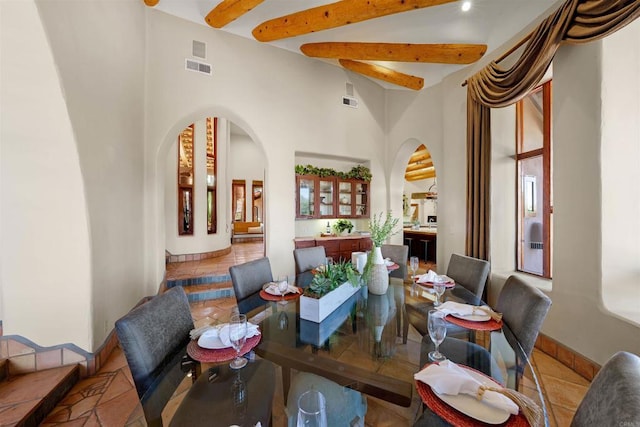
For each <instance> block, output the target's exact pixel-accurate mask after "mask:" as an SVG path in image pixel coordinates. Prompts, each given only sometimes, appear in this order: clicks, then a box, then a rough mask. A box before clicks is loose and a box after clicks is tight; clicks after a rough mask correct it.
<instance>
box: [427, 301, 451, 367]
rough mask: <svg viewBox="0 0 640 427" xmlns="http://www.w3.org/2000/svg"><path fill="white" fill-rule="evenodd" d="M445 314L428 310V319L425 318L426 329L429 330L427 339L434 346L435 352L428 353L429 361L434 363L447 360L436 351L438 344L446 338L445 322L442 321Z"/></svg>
mask: <svg viewBox="0 0 640 427" xmlns="http://www.w3.org/2000/svg"><path fill="white" fill-rule="evenodd" d="M444 316H445V314H444V313H443V312H441V311H438V310H429V317H428V318H427V327H428V329H429V337H431V341H433V344H434V345H435V346H436V348H435V350H433V351H431V352H429V359H430V360H433V361H434V362H442V361H443V360H446V359H447V358H446V357H444V355H443V354H442V353H440V352H439V351H438V348H439V347H440V344H442V341H444V339H445V337H446V336H447V321H446V320H444Z"/></svg>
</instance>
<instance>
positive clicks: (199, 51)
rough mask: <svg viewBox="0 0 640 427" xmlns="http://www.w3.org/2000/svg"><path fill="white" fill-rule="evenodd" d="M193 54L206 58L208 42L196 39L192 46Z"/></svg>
mask: <svg viewBox="0 0 640 427" xmlns="http://www.w3.org/2000/svg"><path fill="white" fill-rule="evenodd" d="M191 54H192V55H193V56H195V57H196V58H202V59H205V58H206V57H207V44H206V43H205V42H199V41H198V40H194V41H193V44H192V47H191Z"/></svg>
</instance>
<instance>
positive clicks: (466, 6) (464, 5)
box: [462, 0, 471, 12]
mask: <svg viewBox="0 0 640 427" xmlns="http://www.w3.org/2000/svg"><path fill="white" fill-rule="evenodd" d="M469 9H471V2H470V1H469V0H467V1H464V2H462V11H463V12H467V11H468V10H469Z"/></svg>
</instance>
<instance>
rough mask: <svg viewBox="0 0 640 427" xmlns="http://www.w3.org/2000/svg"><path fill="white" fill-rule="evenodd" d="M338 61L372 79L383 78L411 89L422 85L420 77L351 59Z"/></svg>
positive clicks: (417, 88)
mask: <svg viewBox="0 0 640 427" xmlns="http://www.w3.org/2000/svg"><path fill="white" fill-rule="evenodd" d="M339 62H340V65H342V66H343V67H344V68H346V69H348V70H351V71H355V72H356V73H360V74H363V75H365V76H369V77H373V78H374V79H378V80H383V81H385V82H388V83H392V84H394V85H398V86H403V87H406V88H409V89H413V90H420V89H422V88H423V87H424V79H423V78H421V77H416V76H412V75H410V74H405V73H401V72H399V71H395V70H392V69H390V68H386V67H382V66H380V65H375V64H367V63H365V62H359V61H352V60H350V59H340V60H339Z"/></svg>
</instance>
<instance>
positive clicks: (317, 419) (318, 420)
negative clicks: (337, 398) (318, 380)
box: [297, 389, 327, 427]
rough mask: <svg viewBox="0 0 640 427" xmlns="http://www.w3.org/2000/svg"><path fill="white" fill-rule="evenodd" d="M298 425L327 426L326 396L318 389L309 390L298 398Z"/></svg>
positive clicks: (299, 426)
mask: <svg viewBox="0 0 640 427" xmlns="http://www.w3.org/2000/svg"><path fill="white" fill-rule="evenodd" d="M297 427H327V410H326V403H325V398H324V395H323V394H322V393H320V392H319V391H318V390H313V389H311V390H308V391H305V392H304V393H302V394H301V395H300V397H299V398H298V423H297Z"/></svg>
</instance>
